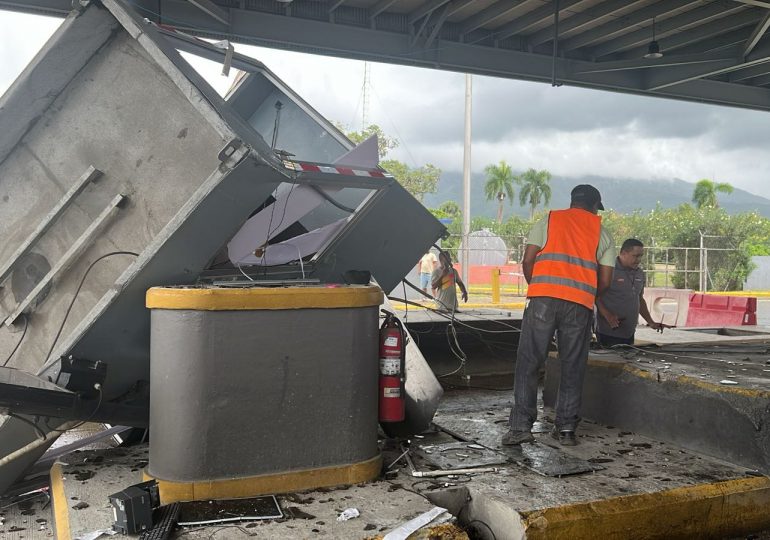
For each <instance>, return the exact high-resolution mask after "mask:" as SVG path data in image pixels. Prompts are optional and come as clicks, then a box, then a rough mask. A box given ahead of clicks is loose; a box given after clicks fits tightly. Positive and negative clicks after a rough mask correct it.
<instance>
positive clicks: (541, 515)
mask: <svg viewBox="0 0 770 540" xmlns="http://www.w3.org/2000/svg"><path fill="white" fill-rule="evenodd" d="M768 508H770V479H768V478H765V477H756V478H740V479H736V480H728V481H725V482H716V483H711V484H700V485H696V486H687V487H681V488H675V489H671V490H666V491H659V492H656V493H640V494H636V495H628V496H622V497H613V498H609V499H603V500H598V501H590V502H585V503H578V504H569V505H564V506H557V507H553V508H546V509H543V510H533V511H530V512H522V513H521V516H522V518H523V522H524V524H525V527H526V538H527V540H539V539H546V538H547V539H548V540H560V539H569V540H576V539H583V538H585V539H594V538H623V539H637V538H639V539H641V538H646V539H648V538H660V539H664V538H665V539H668V538H726V537H732V536H740V535H743V534H747V533H751V532H754V531H759V530H764V529H767V528H768V527H770V512H768Z"/></svg>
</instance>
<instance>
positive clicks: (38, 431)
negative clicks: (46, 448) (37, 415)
mask: <svg viewBox="0 0 770 540" xmlns="http://www.w3.org/2000/svg"><path fill="white" fill-rule="evenodd" d="M7 414H8V416H11V417H13V418H15V419H16V420H20V421H22V422H24V423H25V424H29V425H30V426H32V429H34V430H35V433H36V434H37V436H38V437H39V438H40V439H43V440H45V439H46V435H45V432H44V431H43V430H42V429H40V427H39V426H38V425H37V424H36V423H35V422H33V421H32V420H27V419H26V418H24V417H23V416H19V415H18V414H14V413H12V412H8V413H7Z"/></svg>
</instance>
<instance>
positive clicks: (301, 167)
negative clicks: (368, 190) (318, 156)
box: [283, 160, 393, 178]
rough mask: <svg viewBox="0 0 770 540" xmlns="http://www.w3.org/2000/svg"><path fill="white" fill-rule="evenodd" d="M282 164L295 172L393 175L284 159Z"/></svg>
mask: <svg viewBox="0 0 770 540" xmlns="http://www.w3.org/2000/svg"><path fill="white" fill-rule="evenodd" d="M283 166H284V167H285V168H287V169H289V170H292V171H296V172H320V173H325V174H342V175H345V176H363V177H366V178H393V175H392V174H390V173H387V172H385V171H382V170H380V169H354V168H352V167H341V166H336V165H319V164H317V163H303V162H301V161H289V160H284V161H283Z"/></svg>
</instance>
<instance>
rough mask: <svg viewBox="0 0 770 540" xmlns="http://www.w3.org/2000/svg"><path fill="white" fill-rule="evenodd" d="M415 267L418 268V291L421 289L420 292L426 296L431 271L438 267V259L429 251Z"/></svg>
mask: <svg viewBox="0 0 770 540" xmlns="http://www.w3.org/2000/svg"><path fill="white" fill-rule="evenodd" d="M417 266H419V267H420V289H422V292H424V293H425V294H428V287H429V286H430V281H431V276H432V275H433V270H435V269H436V266H438V259H437V258H436V256H435V255H434V254H433V252H432V251H429V252H428V253H426V254H425V255H423V256H422V259H420V262H419V263H417Z"/></svg>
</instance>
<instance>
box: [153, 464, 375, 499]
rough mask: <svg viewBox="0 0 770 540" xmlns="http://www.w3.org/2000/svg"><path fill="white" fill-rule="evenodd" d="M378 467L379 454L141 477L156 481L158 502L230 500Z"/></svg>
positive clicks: (342, 481)
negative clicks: (323, 463) (211, 477)
mask: <svg viewBox="0 0 770 540" xmlns="http://www.w3.org/2000/svg"><path fill="white" fill-rule="evenodd" d="M381 469H382V456H381V455H377V456H375V457H373V458H371V459H369V460H366V461H361V462H359V463H353V464H349V465H340V466H336V467H323V468H318V469H306V470H301V471H290V472H285V473H276V474H263V475H259V476H251V477H248V478H233V479H229V480H217V481H204V482H173V481H169V480H164V479H162V478H156V477H153V476H151V475H150V474H149V473H148V472H147V471H146V470H145V471H144V472H143V474H142V476H143V477H144V479H145V480H152V479H153V478H154V479H155V480H157V481H158V485H159V487H160V499H161V503H162V504H169V503H172V502H177V501H199V500H208V499H234V498H240V497H256V496H258V495H267V494H277V493H290V492H294V491H304V490H308V489H316V488H321V487H332V486H341V485H350V484H358V483H361V482H367V481H369V480H373V479H375V478H377V476H378V475H379V474H380V470H381Z"/></svg>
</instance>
